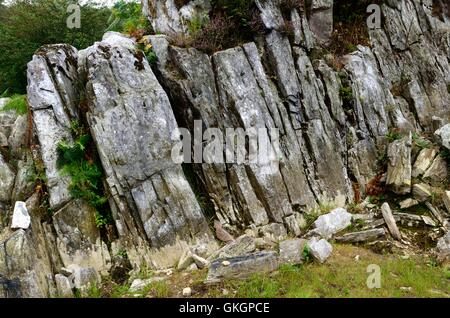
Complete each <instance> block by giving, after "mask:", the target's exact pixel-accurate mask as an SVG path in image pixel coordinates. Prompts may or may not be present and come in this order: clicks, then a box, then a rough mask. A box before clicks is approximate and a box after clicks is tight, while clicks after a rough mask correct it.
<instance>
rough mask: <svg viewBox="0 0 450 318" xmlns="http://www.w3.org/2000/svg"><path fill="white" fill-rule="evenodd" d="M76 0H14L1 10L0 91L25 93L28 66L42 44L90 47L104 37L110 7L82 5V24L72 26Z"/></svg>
mask: <svg viewBox="0 0 450 318" xmlns="http://www.w3.org/2000/svg"><path fill="white" fill-rule="evenodd" d="M72 3H77V2H76V1H75V0H13V1H12V3H11V4H10V5H8V6H7V7H2V8H1V10H0V91H4V90H5V89H7V88H10V93H24V92H25V88H26V84H27V80H26V65H27V63H28V62H29V61H30V60H31V57H32V56H33V53H34V52H35V51H36V50H37V49H38V48H39V47H41V46H42V45H45V44H53V43H69V44H71V45H73V46H75V47H76V48H78V49H83V48H86V47H87V46H89V45H91V44H92V43H94V42H95V41H98V40H99V39H101V37H102V35H103V33H104V30H105V27H106V25H107V20H108V16H109V15H110V10H109V9H108V8H106V7H102V6H98V5H95V4H93V3H92V2H87V3H86V4H83V5H80V11H81V27H80V28H73V29H69V28H67V25H66V19H67V17H68V16H69V14H70V13H67V12H66V10H67V7H68V5H69V4H72Z"/></svg>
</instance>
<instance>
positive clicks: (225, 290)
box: [222, 288, 230, 296]
mask: <svg viewBox="0 0 450 318" xmlns="http://www.w3.org/2000/svg"><path fill="white" fill-rule="evenodd" d="M228 294H230V292H229V291H228V289H225V288H224V289H222V295H224V296H227V295H228Z"/></svg>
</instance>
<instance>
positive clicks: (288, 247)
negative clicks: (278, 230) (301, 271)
mask: <svg viewBox="0 0 450 318" xmlns="http://www.w3.org/2000/svg"><path fill="white" fill-rule="evenodd" d="M305 245H306V240H304V239H292V240H285V241H282V242H280V262H283V263H287V264H301V263H302V252H303V249H304V248H305Z"/></svg>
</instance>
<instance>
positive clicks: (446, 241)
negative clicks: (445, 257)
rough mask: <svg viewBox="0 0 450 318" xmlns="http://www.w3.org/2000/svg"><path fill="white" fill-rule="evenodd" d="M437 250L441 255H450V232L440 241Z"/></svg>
mask: <svg viewBox="0 0 450 318" xmlns="http://www.w3.org/2000/svg"><path fill="white" fill-rule="evenodd" d="M436 248H437V250H438V252H439V253H441V254H446V253H450V231H448V232H447V234H445V235H444V236H443V237H441V238H440V239H439V240H438V242H437V245H436Z"/></svg>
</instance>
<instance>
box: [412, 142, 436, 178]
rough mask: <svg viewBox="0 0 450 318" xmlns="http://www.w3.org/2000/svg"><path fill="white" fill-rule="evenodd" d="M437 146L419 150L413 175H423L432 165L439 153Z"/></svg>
mask: <svg viewBox="0 0 450 318" xmlns="http://www.w3.org/2000/svg"><path fill="white" fill-rule="evenodd" d="M438 152H439V151H438V149H437V148H425V149H422V150H421V151H420V152H419V155H418V156H417V159H416V161H415V162H414V165H413V170H412V177H413V178H417V177H418V176H420V175H423V174H424V173H425V171H427V169H428V168H429V167H430V165H431V164H432V163H433V160H434V158H435V157H436V155H437V154H438Z"/></svg>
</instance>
